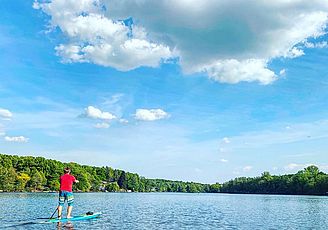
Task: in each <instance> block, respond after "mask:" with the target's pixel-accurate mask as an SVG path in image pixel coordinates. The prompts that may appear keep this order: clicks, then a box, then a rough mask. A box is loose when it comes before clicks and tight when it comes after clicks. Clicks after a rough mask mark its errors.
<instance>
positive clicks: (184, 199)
mask: <svg viewBox="0 0 328 230" xmlns="http://www.w3.org/2000/svg"><path fill="white" fill-rule="evenodd" d="M56 205H57V194H43V193H20V194H19V193H0V229H328V216H327V215H328V197H315V196H273V195H229V194H182V193H83V194H75V207H74V210H73V212H74V214H82V213H85V212H87V211H101V212H103V215H102V217H101V218H100V219H96V220H90V221H79V222H73V223H72V224H68V225H66V226H62V227H57V225H56V224H32V223H31V224H26V223H27V222H31V221H36V222H37V221H38V220H37V219H36V218H38V217H49V216H50V215H51V214H52V212H53V210H54V209H55V208H56ZM29 217H30V219H29ZM32 219H33V220H32ZM24 224H25V225H24ZM10 226H11V227H10Z"/></svg>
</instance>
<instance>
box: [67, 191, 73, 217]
mask: <svg viewBox="0 0 328 230" xmlns="http://www.w3.org/2000/svg"><path fill="white" fill-rule="evenodd" d="M73 203H74V196H73V193H71V192H69V193H67V205H68V207H67V218H71V217H72V215H71V214H72V210H73Z"/></svg>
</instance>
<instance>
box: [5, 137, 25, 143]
mask: <svg viewBox="0 0 328 230" xmlns="http://www.w3.org/2000/svg"><path fill="white" fill-rule="evenodd" d="M28 140H29V138H27V137H24V136H16V137H9V136H5V141H8V142H28Z"/></svg>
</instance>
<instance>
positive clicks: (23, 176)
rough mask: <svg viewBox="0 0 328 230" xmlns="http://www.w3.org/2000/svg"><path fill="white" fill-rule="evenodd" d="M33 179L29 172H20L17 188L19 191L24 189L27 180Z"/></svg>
mask: <svg viewBox="0 0 328 230" xmlns="http://www.w3.org/2000/svg"><path fill="white" fill-rule="evenodd" d="M30 179H31V177H30V176H29V175H28V174H27V173H23V172H22V173H19V174H18V175H17V184H16V189H17V190H18V191H24V189H25V186H26V184H27V182H28V181H29V180H30Z"/></svg>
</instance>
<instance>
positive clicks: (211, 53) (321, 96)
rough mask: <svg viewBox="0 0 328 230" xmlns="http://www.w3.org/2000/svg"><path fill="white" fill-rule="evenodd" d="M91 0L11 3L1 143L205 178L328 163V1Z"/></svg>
mask: <svg viewBox="0 0 328 230" xmlns="http://www.w3.org/2000/svg"><path fill="white" fill-rule="evenodd" d="M190 1H191V0H190ZM83 2H84V5H83V4H77V3H76V2H75V1H61V0H56V1H49V2H46V3H43V2H33V1H17V2H15V3H12V2H11V1H5V2H4V3H3V4H2V5H1V8H0V63H1V64H0V152H2V153H7V154H18V155H33V156H44V157H47V158H52V159H57V160H61V161H74V162H78V163H82V164H88V165H97V166H101V165H109V166H112V167H114V168H120V169H124V170H127V171H131V172H137V173H138V174H140V175H143V176H146V177H149V178H167V179H174V180H185V181H199V182H206V183H214V182H217V181H218V182H224V181H226V180H228V179H231V178H234V177H237V176H256V175H259V174H260V173H261V172H263V171H269V172H271V173H272V174H285V173H294V172H297V171H298V170H300V169H302V168H304V167H305V166H307V165H309V164H316V165H318V166H319V167H320V169H321V170H323V171H328V157H327V153H326V150H327V149H328V135H327V133H328V132H327V131H328V119H327V117H328V116H327V115H328V107H327V102H328V71H327V68H326V63H327V61H328V60H327V59H328V56H327V51H328V49H327V48H328V45H327V38H328V36H327V35H326V25H327V15H328V6H327V4H325V3H320V1H315V3H314V4H313V5H311V6H308V5H307V4H306V1H304V2H303V1H294V3H293V1H291V3H290V4H288V5H286V4H285V3H284V2H283V1H277V3H265V2H263V1H256V2H255V3H253V4H252V5H246V6H245V4H246V3H245V2H243V1H236V5H231V4H229V3H228V2H227V1H217V3H213V2H212V1H204V2H203V3H197V4H196V3H195V4H190V2H188V1H181V2H180V3H174V1H167V2H165V4H164V3H163V2H162V3H157V2H156V3H155V2H152V1H150V2H148V3H147V1H144V2H145V3H144V4H142V3H140V2H138V1H130V3H129V4H127V3H126V2H125V1H122V2H121V3H119V2H117V1H106V0H105V1H92V0H85V1H83ZM185 3H186V4H187V5H183V4H185ZM217 4H219V5H217ZM220 4H221V5H220ZM191 5H192V6H191ZM219 8H220V9H221V8H223V9H224V10H223V13H222V14H219V13H218V14H216V13H213V12H212V10H213V9H219ZM180 9H181V10H180ZM264 9H265V10H267V11H266V12H267V14H266V15H263V14H262V13H261V12H262V10H264ZM216 12H217V11H216ZM251 12H252V13H251ZM187 13H188V14H187ZM67 15H68V16H67ZM252 15H256V16H257V17H256V18H258V17H260V18H262V20H256V18H255V19H254V18H252ZM282 16H284V17H282ZM126 19H128V20H129V21H131V22H130V24H129V25H128V24H127V23H125V24H124V23H122V20H126ZM278 19H279V20H278ZM296 19H297V20H296ZM131 23H132V25H131Z"/></svg>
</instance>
